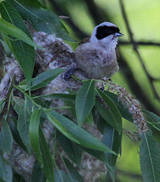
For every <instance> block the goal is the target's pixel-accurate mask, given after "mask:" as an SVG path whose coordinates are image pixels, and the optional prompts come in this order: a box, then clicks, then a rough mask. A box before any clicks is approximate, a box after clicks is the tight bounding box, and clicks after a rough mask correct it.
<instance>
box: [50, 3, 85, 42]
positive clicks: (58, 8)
mask: <svg viewBox="0 0 160 182" xmlns="http://www.w3.org/2000/svg"><path fill="white" fill-rule="evenodd" d="M49 2H50V3H51V5H52V7H53V8H54V10H55V11H56V13H57V14H58V15H63V16H68V14H69V13H68V12H67V11H66V10H65V8H64V7H63V8H62V6H60V5H59V4H58V3H57V2H55V1H54V0H49ZM67 23H68V24H69V26H70V27H71V29H72V30H73V32H74V33H75V35H76V36H77V37H79V38H80V39H83V38H85V37H88V35H87V34H86V33H84V32H83V31H81V30H80V29H79V28H78V27H77V26H76V25H75V23H74V22H73V21H72V19H71V18H69V19H67Z"/></svg>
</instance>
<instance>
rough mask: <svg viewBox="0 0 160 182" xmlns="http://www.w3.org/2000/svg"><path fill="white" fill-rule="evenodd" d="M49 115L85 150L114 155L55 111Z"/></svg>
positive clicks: (94, 138)
mask: <svg viewBox="0 0 160 182" xmlns="http://www.w3.org/2000/svg"><path fill="white" fill-rule="evenodd" d="M50 114H51V115H52V117H54V118H56V119H57V120H58V121H59V122H60V123H61V124H62V125H63V127H64V128H65V129H66V130H67V131H68V132H69V133H70V134H71V136H72V138H74V139H76V141H78V142H76V141H75V142H76V143H78V144H80V145H82V146H84V147H86V148H91V149H95V150H100V151H107V152H110V153H114V154H115V152H113V151H112V150H110V149H109V148H108V147H106V146H105V145H104V144H103V143H102V142H101V141H99V140H98V139H97V138H96V137H94V136H93V135H91V134H90V133H89V132H87V131H85V130H84V129H83V128H81V127H80V126H77V125H76V124H75V123H73V122H72V121H71V120H69V119H68V118H66V117H65V116H63V115H61V114H59V113H57V112H56V111H51V112H50ZM66 137H67V136H66ZM69 139H70V138H69Z"/></svg>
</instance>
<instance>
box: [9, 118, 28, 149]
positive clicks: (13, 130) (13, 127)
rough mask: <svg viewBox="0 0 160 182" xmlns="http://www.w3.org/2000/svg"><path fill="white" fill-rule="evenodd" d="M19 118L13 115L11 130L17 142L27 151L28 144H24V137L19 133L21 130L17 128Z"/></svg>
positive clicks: (10, 124)
mask: <svg viewBox="0 0 160 182" xmlns="http://www.w3.org/2000/svg"><path fill="white" fill-rule="evenodd" d="M16 123H17V120H16V119H15V118H13V117H12V119H11V120H10V122H9V126H10V129H11V132H12V136H13V138H14V140H15V142H16V143H17V144H18V145H19V146H20V147H21V148H22V149H23V150H24V151H25V152H27V148H26V146H25V145H24V143H23V142H22V139H21V137H20V135H19V132H18V130H17V126H16V125H17V124H16Z"/></svg>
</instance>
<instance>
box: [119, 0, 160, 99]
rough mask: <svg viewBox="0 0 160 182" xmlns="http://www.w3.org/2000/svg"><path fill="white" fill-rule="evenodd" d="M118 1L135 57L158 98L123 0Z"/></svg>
mask: <svg viewBox="0 0 160 182" xmlns="http://www.w3.org/2000/svg"><path fill="white" fill-rule="evenodd" d="M119 2H120V7H121V11H122V15H123V18H124V20H125V23H126V26H127V30H128V33H129V37H130V41H131V43H132V45H133V49H134V51H135V53H136V55H137V57H138V59H139V61H140V63H141V65H142V67H143V69H144V71H145V73H146V75H147V78H148V80H149V82H150V85H151V87H152V90H153V92H154V95H155V96H156V98H157V99H158V100H160V97H159V95H158V93H157V91H156V88H155V86H154V84H153V82H154V80H155V79H154V78H153V77H152V76H151V75H150V74H149V73H148V71H147V69H146V66H145V64H144V61H143V59H142V56H141V54H140V53H139V51H138V44H137V42H136V41H135V40H134V36H133V32H132V30H131V27H130V24H129V21H128V18H127V14H126V11H125V8H124V4H123V0H119ZM156 80H157V79H156Z"/></svg>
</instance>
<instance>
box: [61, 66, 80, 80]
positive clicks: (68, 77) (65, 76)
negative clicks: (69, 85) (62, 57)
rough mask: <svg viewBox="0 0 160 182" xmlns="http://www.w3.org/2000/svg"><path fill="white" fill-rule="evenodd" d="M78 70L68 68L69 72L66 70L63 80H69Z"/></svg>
mask: <svg viewBox="0 0 160 182" xmlns="http://www.w3.org/2000/svg"><path fill="white" fill-rule="evenodd" d="M76 70H78V68H70V69H69V70H67V71H66V72H65V74H64V80H65V81H67V80H68V79H70V78H71V75H72V74H73V73H74V72H75V71H76Z"/></svg>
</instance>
